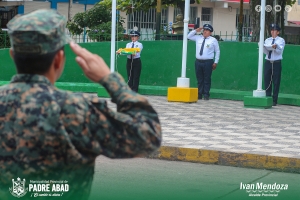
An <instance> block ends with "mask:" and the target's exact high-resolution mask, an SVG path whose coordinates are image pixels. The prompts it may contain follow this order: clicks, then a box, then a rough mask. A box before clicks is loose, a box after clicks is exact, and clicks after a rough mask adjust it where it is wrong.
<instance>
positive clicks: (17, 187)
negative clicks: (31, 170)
mask: <svg viewBox="0 0 300 200" xmlns="http://www.w3.org/2000/svg"><path fill="white" fill-rule="evenodd" d="M25 182H26V180H25V179H23V180H21V179H20V178H19V177H18V178H17V180H16V181H15V179H12V184H13V187H12V188H9V191H10V193H11V194H12V195H13V196H15V197H17V198H20V197H23V196H24V195H25V194H26V193H27V191H28V188H25Z"/></svg>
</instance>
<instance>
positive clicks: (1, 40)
mask: <svg viewBox="0 0 300 200" xmlns="http://www.w3.org/2000/svg"><path fill="white" fill-rule="evenodd" d="M9 47H10V41H9V37H8V34H7V32H6V31H2V32H0V49H3V48H9Z"/></svg>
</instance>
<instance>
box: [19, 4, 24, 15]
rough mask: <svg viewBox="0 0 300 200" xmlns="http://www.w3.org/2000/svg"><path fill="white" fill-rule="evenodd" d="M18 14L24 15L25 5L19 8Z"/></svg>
mask: <svg viewBox="0 0 300 200" xmlns="http://www.w3.org/2000/svg"><path fill="white" fill-rule="evenodd" d="M18 14H24V5H20V6H18Z"/></svg>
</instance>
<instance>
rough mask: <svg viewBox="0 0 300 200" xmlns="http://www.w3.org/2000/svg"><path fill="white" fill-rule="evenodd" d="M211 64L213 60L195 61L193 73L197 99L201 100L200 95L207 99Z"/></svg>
mask: <svg viewBox="0 0 300 200" xmlns="http://www.w3.org/2000/svg"><path fill="white" fill-rule="evenodd" d="M213 64H214V60H213V59H211V60H196V61H195V72H196V77H197V81H198V99H202V95H203V96H205V97H209V91H210V86H211V74H212V65H213Z"/></svg>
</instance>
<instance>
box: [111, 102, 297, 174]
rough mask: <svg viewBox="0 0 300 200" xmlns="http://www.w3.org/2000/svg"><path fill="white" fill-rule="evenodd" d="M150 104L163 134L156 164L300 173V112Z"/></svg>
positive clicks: (284, 108)
mask: <svg viewBox="0 0 300 200" xmlns="http://www.w3.org/2000/svg"><path fill="white" fill-rule="evenodd" d="M147 98H148V100H149V101H150V103H151V104H152V105H153V106H154V108H155V110H156V111H157V112H158V114H159V118H160V120H161V124H162V130H163V143H162V147H161V148H160V150H159V151H158V152H157V153H155V154H154V155H152V156H151V157H153V158H160V159H168V160H180V161H190V162H200V163H209V164H218V165H227V166H237V167H250V168H258V169H271V170H277V171H285V172H297V173H300V107H295V106H285V105H278V106H276V107H273V108H272V109H265V110H263V109H262V110H261V109H249V108H244V106H243V101H230V100H217V99H210V100H209V101H204V100H199V101H198V102H197V103H190V104H189V103H176V102H167V99H166V97H164V96H147ZM108 104H109V107H111V108H115V106H114V104H112V103H111V102H110V100H108Z"/></svg>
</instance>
